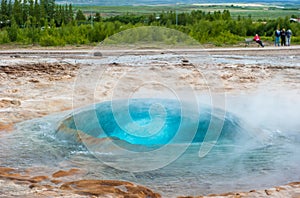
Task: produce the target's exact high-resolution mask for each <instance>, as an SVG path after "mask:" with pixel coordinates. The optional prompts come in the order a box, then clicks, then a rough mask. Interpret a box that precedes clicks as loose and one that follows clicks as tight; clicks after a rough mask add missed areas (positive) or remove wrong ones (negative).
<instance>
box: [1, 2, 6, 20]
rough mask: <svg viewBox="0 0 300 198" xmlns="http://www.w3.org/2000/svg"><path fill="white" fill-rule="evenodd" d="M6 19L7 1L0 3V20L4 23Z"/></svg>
mask: <svg viewBox="0 0 300 198" xmlns="http://www.w3.org/2000/svg"><path fill="white" fill-rule="evenodd" d="M7 19H8V6H7V0H2V1H1V10H0V20H2V21H5V20H7Z"/></svg>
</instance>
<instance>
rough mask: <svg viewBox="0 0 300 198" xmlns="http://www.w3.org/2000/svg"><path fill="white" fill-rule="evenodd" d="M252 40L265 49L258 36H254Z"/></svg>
mask: <svg viewBox="0 0 300 198" xmlns="http://www.w3.org/2000/svg"><path fill="white" fill-rule="evenodd" d="M253 40H254V41H255V42H256V43H258V44H259V45H260V46H262V47H265V46H264V44H263V43H262V41H261V40H260V37H259V36H258V34H256V35H255V36H254V38H253Z"/></svg>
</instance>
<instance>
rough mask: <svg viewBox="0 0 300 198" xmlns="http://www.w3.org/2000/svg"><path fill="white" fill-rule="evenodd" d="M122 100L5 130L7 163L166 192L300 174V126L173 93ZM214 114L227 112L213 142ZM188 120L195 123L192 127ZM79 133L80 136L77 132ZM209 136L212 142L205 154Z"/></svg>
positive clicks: (226, 187)
mask: <svg viewBox="0 0 300 198" xmlns="http://www.w3.org/2000/svg"><path fill="white" fill-rule="evenodd" d="M115 102H116V103H111V102H110V101H108V102H104V103H99V104H96V105H92V106H88V107H85V108H82V109H78V110H75V111H74V112H64V113H60V114H56V115H52V116H47V117H45V118H41V119H34V120H30V121H26V122H23V123H20V124H19V125H18V126H17V129H16V130H15V131H14V132H13V133H10V134H6V135H3V136H2V137H1V138H0V149H1V151H3V152H1V153H0V163H1V164H0V165H1V166H9V167H16V168H31V167H36V172H35V174H37V175H38V174H45V173H48V172H49V173H52V172H54V171H57V170H60V169H64V170H65V169H68V168H74V167H75V168H80V169H82V170H84V171H85V172H86V174H85V175H80V177H79V178H77V179H118V180H128V181H132V182H137V183H139V184H142V185H146V186H148V187H150V188H152V189H153V190H155V191H158V192H160V193H161V194H162V195H164V197H175V196H179V195H203V194H209V193H218V192H219V193H221V192H228V191H233V190H239V191H240V190H251V189H254V188H264V187H271V186H274V185H281V184H285V183H288V182H290V181H299V180H300V177H299V172H300V168H299V163H300V157H299V154H298V151H299V148H300V136H299V131H296V130H287V131H284V132H279V131H272V130H266V129H263V128H262V127H254V126H253V125H249V124H247V122H246V121H245V120H243V119H242V118H241V117H239V116H237V115H235V114H232V113H230V112H226V111H224V110H221V109H217V110H215V109H213V108H212V107H210V106H207V105H199V106H198V107H199V109H198V111H195V109H193V110H188V108H186V109H185V108H184V105H182V104H181V103H179V102H178V101H174V100H165V99H159V100H156V99H133V100H131V101H129V102H126V103H124V101H115ZM182 107H183V108H182ZM189 112H192V113H195V112H199V114H198V115H189V114H188V113H189ZM127 115H130V117H128V116H127ZM187 115H189V116H187ZM220 115H224V117H220ZM214 119H215V120H223V121H224V122H223V123H224V126H223V128H222V130H221V133H220V136H219V137H218V138H217V140H216V142H214V141H210V142H206V138H207V131H209V130H208V129H209V123H211V120H214ZM124 121H126V122H124ZM128 121H130V122H128ZM189 126H190V127H191V128H190V129H191V130H193V129H196V130H195V131H194V132H193V131H189V130H188V129H189V128H188V127H189ZM137 127H138V128H139V127H140V129H143V130H136V129H137ZM73 133H75V134H73ZM78 134H79V136H80V137H81V139H80V141H78V139H76V138H75V137H76V136H77V135H78ZM216 134H219V133H216ZM204 143H208V144H211V145H212V149H211V150H209V152H208V153H207V155H205V156H204V157H199V151H200V150H201V148H202V147H203V146H204ZM166 145H167V146H168V148H167V150H166V151H164V150H163V149H165V147H166ZM153 167H155V168H153ZM151 168H152V169H151ZM136 170H139V171H137V172H136ZM74 179H76V178H74Z"/></svg>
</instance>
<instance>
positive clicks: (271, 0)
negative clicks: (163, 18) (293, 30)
mask: <svg viewBox="0 0 300 198" xmlns="http://www.w3.org/2000/svg"><path fill="white" fill-rule="evenodd" d="M56 2H57V3H63V4H64V3H68V4H69V3H72V4H74V5H98V6H125V5H168V4H169V5H175V4H176V3H179V4H215V3H232V4H234V3H235V4H239V3H245V4H250V3H255V4H271V5H274V4H275V5H300V1H299V0H285V1H282V0H260V1H257V0H239V1H236V0H212V1H207V0H178V1H174V0H89V1H85V0H56Z"/></svg>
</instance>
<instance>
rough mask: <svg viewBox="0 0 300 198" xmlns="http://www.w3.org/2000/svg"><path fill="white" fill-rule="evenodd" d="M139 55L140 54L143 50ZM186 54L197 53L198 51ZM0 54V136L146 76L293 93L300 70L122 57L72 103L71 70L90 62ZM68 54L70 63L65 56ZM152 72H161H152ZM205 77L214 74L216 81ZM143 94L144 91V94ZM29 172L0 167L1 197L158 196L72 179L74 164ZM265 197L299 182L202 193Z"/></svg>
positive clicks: (293, 53)
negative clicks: (137, 65)
mask: <svg viewBox="0 0 300 198" xmlns="http://www.w3.org/2000/svg"><path fill="white" fill-rule="evenodd" d="M283 52H284V53H283ZM106 53H109V52H106ZM135 53H137V54H138V53H139V52H135ZM142 53H145V54H147V51H143V52H142ZM142 53H141V54H142ZM151 53H154V52H151ZM188 53H189V54H190V53H194V54H197V53H198V52H196V51H193V52H188ZM205 53H207V52H205ZM209 53H210V55H215V56H218V55H226V57H230V56H233V57H234V56H237V55H238V56H244V55H246V56H257V54H258V53H259V58H261V59H263V58H265V59H268V57H269V56H270V55H272V56H276V57H279V58H278V59H276V61H280V59H281V58H286V57H287V56H288V57H290V58H291V59H295V63H296V62H297V61H299V60H298V59H297V56H298V55H299V54H300V48H290V49H284V50H277V49H270V50H268V49H264V50H261V49H260V50H257V49H248V50H239V49H236V50H233V49H226V50H217V49H216V50H212V51H210V52H209ZM0 54H1V55H0V56H1V58H2V62H1V66H0V84H1V87H0V93H1V96H0V137H1V135H3V134H5V133H13V130H14V125H15V124H16V123H18V122H21V121H24V120H29V119H33V118H37V117H42V116H45V115H49V114H52V113H54V112H61V111H65V110H69V109H72V108H75V107H79V106H82V105H84V104H88V103H90V102H95V98H97V99H96V101H103V100H107V99H109V98H110V97H111V96H112V95H113V94H115V93H114V89H116V87H117V88H118V91H120V92H122V91H123V92H124V93H125V92H126V91H128V90H127V88H128V87H130V86H131V85H132V86H131V87H134V85H135V84H139V83H143V82H144V79H145V78H149V76H151V75H152V76H151V80H153V81H157V82H161V80H162V78H170V77H171V76H173V78H170V79H171V80H170V81H168V83H170V84H176V85H177V86H178V87H180V85H181V84H182V82H184V83H186V84H188V85H191V86H192V87H193V89H195V90H197V92H199V93H200V92H206V91H207V86H208V85H209V86H210V90H213V91H214V92H224V91H225V92H226V93H230V94H239V93H241V92H254V91H255V90H258V89H260V88H262V87H263V88H264V90H265V91H272V90H273V91H274V90H278V89H282V87H284V89H285V90H294V91H296V92H297V93H298V94H299V90H300V67H299V66H297V65H293V64H287V65H285V64H271V63H272V61H273V60H269V61H270V64H268V63H266V64H261V63H259V62H257V63H256V62H255V61H254V62H252V63H241V62H239V63H236V62H232V63H230V62H229V63H228V62H227V63H226V62H225V63H222V62H216V63H215V64H214V66H212V65H211V64H207V63H205V64H201V65H200V66H197V65H195V64H193V61H192V60H188V59H184V58H181V59H179V61H177V62H176V61H175V62H174V63H169V62H165V61H156V62H152V63H149V64H148V65H147V67H143V69H134V70H133V69H132V68H133V66H134V65H133V64H134V63H132V64H129V63H126V64H123V63H122V62H121V61H119V62H118V61H116V62H115V61H111V62H107V64H106V67H105V68H106V70H105V71H104V73H103V74H104V75H103V77H102V80H103V82H102V84H101V86H96V87H93V91H94V92H93V93H94V95H93V96H90V97H85V98H77V99H76V103H74V96H73V94H74V92H73V90H74V82H76V81H78V79H79V77H78V74H80V75H82V74H87V73H82V69H83V70H87V71H89V72H90V73H89V74H91V73H92V72H94V69H95V68H94V67H93V64H91V62H84V61H82V60H84V58H82V57H80V58H78V61H74V56H75V57H76V55H74V54H73V55H71V54H69V55H67V56H66V55H59V54H56V55H55V56H52V57H51V59H48V56H49V55H47V54H46V53H44V54H42V55H32V53H31V54H30V52H28V54H27V55H26V54H24V53H23V54H22V53H18V52H2V53H0ZM37 54H38V51H37ZM54 54H55V53H54ZM98 55H100V56H99V57H94V58H92V59H100V60H101V59H103V57H105V52H103V57H102V53H101V54H98ZM72 57H73V58H72ZM70 59H71V60H73V61H66V60H70ZM75 59H76V58H75ZM80 60H81V61H80ZM290 63H293V61H290ZM157 72H159V73H160V74H161V75H158V76H157V75H155V74H156V73H157ZM124 73H126V75H125V76H124V75H123V76H122V75H119V74H124ZM146 74H147V76H146ZM168 75H169V76H168ZM174 76H175V77H174ZM212 76H214V77H212ZM210 79H218V81H211V80H210ZM123 82H126V86H124V85H123ZM89 83H90V84H92V83H94V82H88V81H86V82H85V83H84V84H82V86H81V87H76V91H78V92H80V93H85V92H88V91H89V88H88V87H89V85H90V84H89ZM207 83H208V84H207ZM219 83H221V84H222V86H220V84H219ZM102 85H104V86H102ZM150 89H152V90H153V92H151V94H153V93H156V94H160V93H163V92H164V91H165V90H164V88H161V87H159V86H157V85H153V86H152V87H150ZM142 93H143V94H145V92H142ZM32 171H33V170H18V169H14V167H0V186H1V188H0V195H1V196H0V197H93V196H94V197H160V195H159V194H158V193H155V192H153V191H151V190H150V189H148V188H146V187H143V186H140V185H138V184H132V183H129V182H125V181H103V180H88V181H86V180H75V181H74V180H72V177H71V176H72V175H74V174H80V172H81V170H80V169H71V170H61V171H59V172H55V173H45V174H44V175H39V176H33V174H32ZM268 196H270V197H295V198H296V197H300V183H299V182H293V183H290V184H287V185H285V184H283V186H279V187H274V188H270V189H263V190H252V191H250V192H234V193H233V192H230V193H224V194H221V195H209V196H208V197H268ZM200 197H201V196H200Z"/></svg>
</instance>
